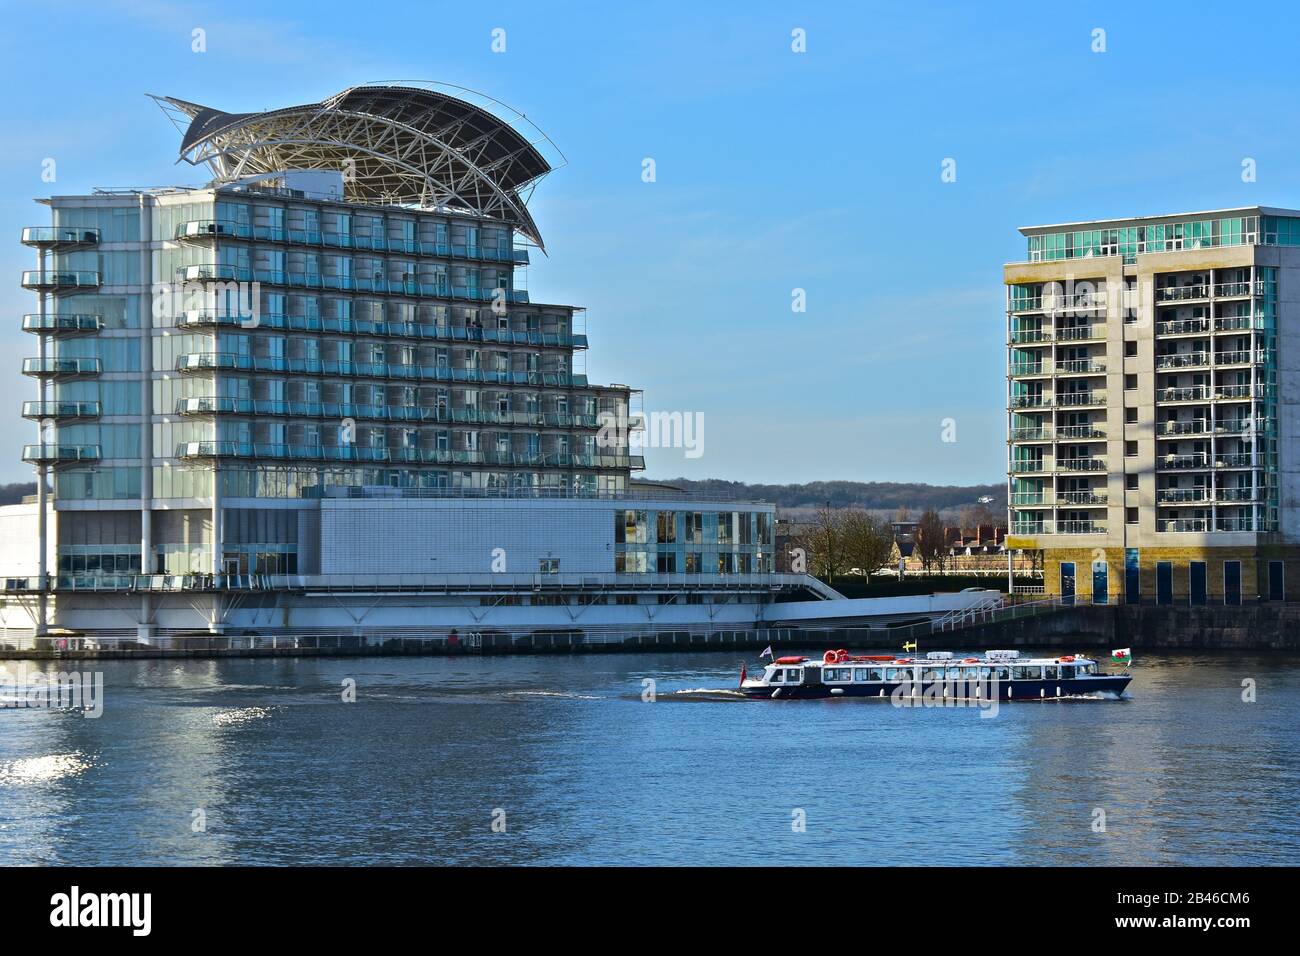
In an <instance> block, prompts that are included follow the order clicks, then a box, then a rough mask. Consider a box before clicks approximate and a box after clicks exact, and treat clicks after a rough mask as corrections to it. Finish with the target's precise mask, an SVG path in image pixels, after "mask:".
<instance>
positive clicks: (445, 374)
mask: <svg viewBox="0 0 1300 956" xmlns="http://www.w3.org/2000/svg"><path fill="white" fill-rule="evenodd" d="M236 369H238V370H245V371H257V372H277V373H284V372H287V373H290V374H304V375H329V376H347V377H356V378H380V379H396V380H398V381H404V382H475V383H484V384H489V385H502V386H505V385H532V386H538V385H540V386H547V387H552V388H592V389H597V390H602V391H604V390H608V388H609V387H610V386H599V385H590V384H588V382H587V376H586V375H584V374H579V373H576V372H575V373H570V372H562V371H548V370H529V369H516V370H510V371H497V370H493V369H481V368H463V367H457V368H451V367H448V366H445V365H407V364H405V363H402V362H352V361H340V360H337V359H317V358H301V357H292V356H291V357H288V358H285V357H283V356H274V355H240V354H237V353H234V352H190V353H187V354H185V355H180V356H177V358H176V370H177V371H178V372H210V371H221V370H225V371H229V370H236Z"/></svg>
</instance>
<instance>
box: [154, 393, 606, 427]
mask: <svg viewBox="0 0 1300 956" xmlns="http://www.w3.org/2000/svg"><path fill="white" fill-rule="evenodd" d="M175 412H176V414H177V415H191V416H211V415H244V416H250V417H259V418H260V417H263V416H274V417H288V418H319V419H328V420H333V421H336V422H337V421H339V420H341V419H344V418H354V419H358V420H362V419H364V420H368V421H379V422H395V423H399V424H404V423H411V424H439V423H441V424H446V425H452V424H457V425H459V424H477V425H506V426H515V427H533V428H556V429H563V430H566V431H567V430H582V429H597V428H600V427H601V424H602V423H601V420H600V416H598V415H579V414H569V413H567V412H556V411H545V412H543V411H528V410H524V411H497V410H495V409H485V408H455V409H448V408H447V407H446V406H438V405H432V406H416V405H389V404H383V405H365V404H356V403H349V404H342V403H339V402H304V401H278V400H272V399H255V398H234V397H231V396H215V395H204V396H196V397H191V398H180V399H177V400H176V406H175Z"/></svg>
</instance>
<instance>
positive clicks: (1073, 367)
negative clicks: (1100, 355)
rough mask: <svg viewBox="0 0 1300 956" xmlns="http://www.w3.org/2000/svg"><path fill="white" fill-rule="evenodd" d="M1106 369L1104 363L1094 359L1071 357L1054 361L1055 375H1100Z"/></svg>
mask: <svg viewBox="0 0 1300 956" xmlns="http://www.w3.org/2000/svg"><path fill="white" fill-rule="evenodd" d="M1105 371H1106V363H1105V362H1099V361H1097V360H1096V359H1071V360H1070V361H1067V362H1057V363H1056V374H1057V375H1101V374H1103V373H1105Z"/></svg>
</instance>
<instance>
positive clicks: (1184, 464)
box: [1156, 454, 1210, 471]
mask: <svg viewBox="0 0 1300 956" xmlns="http://www.w3.org/2000/svg"><path fill="white" fill-rule="evenodd" d="M1209 467H1210V460H1209V457H1208V456H1206V455H1203V454H1199V455H1164V456H1163V457H1160V458H1157V459H1156V468H1157V469H1159V470H1161V471H1201V470H1203V469H1206V468H1209Z"/></svg>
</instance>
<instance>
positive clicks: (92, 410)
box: [23, 402, 100, 421]
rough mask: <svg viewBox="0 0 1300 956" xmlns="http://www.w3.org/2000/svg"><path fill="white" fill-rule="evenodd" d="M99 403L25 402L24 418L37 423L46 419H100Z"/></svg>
mask: <svg viewBox="0 0 1300 956" xmlns="http://www.w3.org/2000/svg"><path fill="white" fill-rule="evenodd" d="M99 414H100V406H99V402H23V418H31V419H35V420H37V421H39V420H41V419H46V418H52V419H55V420H64V419H70V418H98V417H99Z"/></svg>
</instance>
